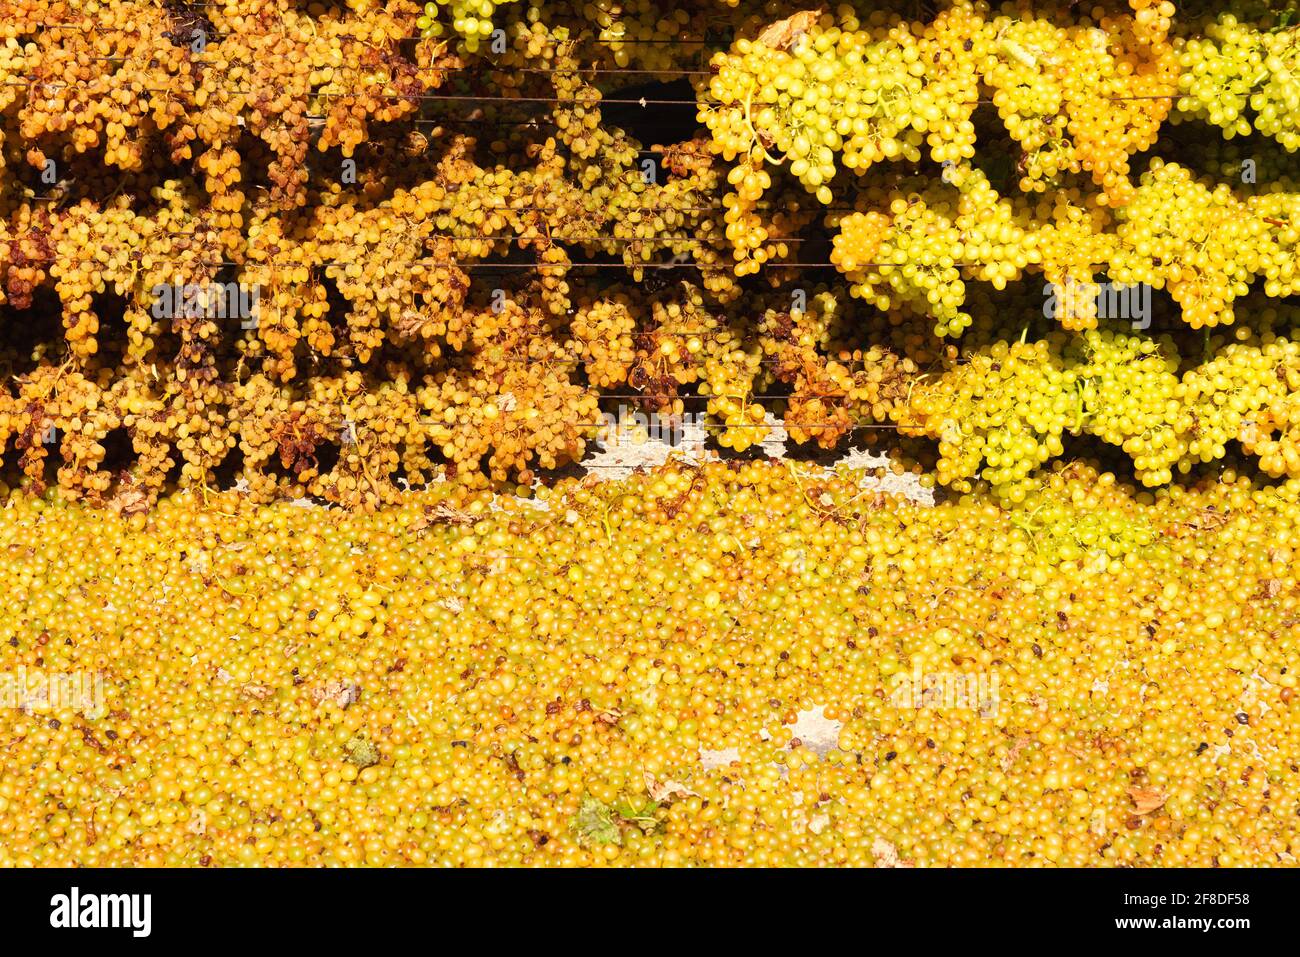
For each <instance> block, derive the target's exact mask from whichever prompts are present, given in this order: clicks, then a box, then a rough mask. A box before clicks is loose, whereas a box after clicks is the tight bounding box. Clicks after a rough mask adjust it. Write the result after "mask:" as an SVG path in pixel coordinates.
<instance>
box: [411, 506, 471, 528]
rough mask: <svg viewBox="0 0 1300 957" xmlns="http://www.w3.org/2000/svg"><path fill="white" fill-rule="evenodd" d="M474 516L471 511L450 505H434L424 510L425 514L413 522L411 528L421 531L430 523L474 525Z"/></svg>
mask: <svg viewBox="0 0 1300 957" xmlns="http://www.w3.org/2000/svg"><path fill="white" fill-rule="evenodd" d="M473 524H474V516H473V515H471V514H470V513H469V512H465V511H462V510H461V509H458V508H452V507H451V506H450V505H433V506H430V507H429V508H426V509H425V510H424V514H423V515H421V516H420V517H419V518H417V519H416V520H415V521H414V522H412V523H411V529H412V530H413V531H416V532H419V531H423V530H424V529H426V528H428V527H429V526H430V525H460V526H464V525H473Z"/></svg>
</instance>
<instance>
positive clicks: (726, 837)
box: [0, 462, 1300, 866]
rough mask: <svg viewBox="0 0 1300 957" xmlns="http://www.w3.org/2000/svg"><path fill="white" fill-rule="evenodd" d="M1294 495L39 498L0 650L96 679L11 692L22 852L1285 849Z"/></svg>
mask: <svg viewBox="0 0 1300 957" xmlns="http://www.w3.org/2000/svg"><path fill="white" fill-rule="evenodd" d="M1298 496H1300V487H1298V486H1296V485H1295V484H1288V485H1286V486H1284V487H1278V488H1270V489H1263V490H1259V489H1252V488H1251V487H1250V485H1249V483H1248V482H1247V481H1246V480H1244V479H1242V480H1238V481H1235V482H1232V481H1227V482H1223V483H1218V484H1213V485H1208V486H1207V487H1205V488H1204V489H1195V490H1181V489H1179V490H1175V491H1173V492H1170V493H1162V494H1161V495H1160V496H1159V497H1158V499H1157V500H1155V501H1143V502H1140V501H1138V500H1137V498H1136V497H1135V496H1134V494H1133V492H1132V490H1131V489H1129V490H1125V489H1122V488H1120V487H1117V486H1116V485H1114V484H1113V483H1111V482H1108V481H1106V480H1105V479H1099V478H1098V476H1096V475H1095V474H1090V473H1089V472H1088V471H1087V470H1086V469H1083V468H1081V467H1078V466H1075V467H1071V468H1069V469H1063V470H1062V471H1060V472H1059V473H1056V474H1053V475H1052V476H1051V477H1050V478H1047V479H1044V481H1043V482H1042V485H1041V487H1040V488H1039V489H1037V490H1036V491H1035V492H1034V493H1033V495H1032V496H1031V499H1030V501H1029V503H1028V507H1027V509H1026V510H1024V511H1015V512H1007V511H1004V510H1003V509H1001V508H999V507H996V506H994V505H990V504H981V503H980V502H978V501H974V500H969V501H963V502H954V503H949V504H942V505H939V506H936V507H932V508H931V507H923V506H917V505H913V504H909V503H906V502H904V501H902V500H899V499H894V498H887V497H885V496H883V495H881V494H879V493H876V492H873V491H869V490H868V489H866V488H864V486H863V484H862V476H861V474H858V473H847V472H846V473H845V474H842V475H834V474H833V473H826V472H815V471H811V470H804V469H801V468H799V467H796V466H794V465H790V464H778V463H770V462H763V463H749V464H741V465H735V466H732V465H727V464H721V463H717V464H712V465H708V466H705V467H703V468H695V467H684V466H678V465H672V464H670V465H669V466H666V467H665V468H663V469H660V470H657V471H655V472H652V473H648V474H643V475H639V476H635V477H633V478H631V479H628V480H627V481H625V482H618V483H614V482H610V483H593V482H590V481H577V480H569V481H566V482H564V483H562V484H560V485H559V486H558V487H557V488H555V489H554V490H549V491H543V492H542V493H540V494H539V495H538V496H537V497H536V498H534V499H517V498H497V497H494V496H493V495H491V494H490V493H467V492H464V491H458V490H456V489H455V487H453V486H447V487H443V488H441V489H438V490H434V491H430V492H427V493H419V494H413V495H412V496H411V497H410V498H409V499H408V500H407V501H406V502H405V503H404V504H403V505H402V506H400V507H395V508H391V509H385V510H382V511H379V512H377V513H374V514H356V513H349V512H346V511H343V510H338V509H319V508H307V507H301V506H294V505H289V504H284V505H275V506H267V507H258V506H254V505H252V504H250V503H249V502H248V501H247V499H246V498H244V497H242V496H238V495H232V494H225V495H216V496H214V497H212V498H210V499H209V500H208V501H206V502H204V501H202V500H200V499H198V498H197V496H188V495H187V496H184V497H182V498H180V499H176V500H168V501H164V502H163V503H161V504H160V505H159V506H158V507H157V508H156V509H155V510H154V511H153V512H151V513H150V514H149V515H148V516H145V515H143V514H141V515H135V516H132V517H129V518H122V517H118V516H115V515H113V514H111V513H108V512H105V511H86V510H83V509H81V508H79V507H77V506H70V505H66V504H57V503H55V504H50V503H45V502H42V501H36V500H31V499H29V498H24V497H17V496H16V497H15V498H14V499H13V500H12V501H11V503H10V504H9V506H8V507H7V508H6V509H5V510H3V512H0V555H2V556H3V559H4V560H3V563H0V588H2V589H3V593H4V594H5V595H6V602H7V610H6V615H5V618H4V622H3V624H2V625H0V629H2V630H0V661H3V663H4V667H5V670H6V671H8V672H10V673H20V669H23V668H25V669H26V673H27V674H29V675H31V676H33V685H32V686H33V688H39V683H38V682H36V681H35V680H34V679H35V677H36V676H38V675H39V674H40V673H42V672H47V673H48V672H63V673H68V672H76V671H80V670H87V671H91V670H93V671H95V672H97V673H100V674H102V675H103V678H104V688H103V704H102V709H103V710H102V713H101V712H92V713H90V714H86V713H80V712H78V711H75V710H72V709H68V708H64V709H61V710H54V709H51V708H50V707H49V706H48V705H47V704H45V703H43V702H42V701H41V700H40V699H39V695H38V694H34V695H32V696H31V698H30V699H29V700H27V701H25V702H23V703H22V707H20V708H19V709H9V710H5V711H3V712H0V739H3V740H4V741H5V742H6V746H5V749H4V752H3V755H2V756H0V762H2V763H0V768H2V773H0V863H3V864H28V865H32V864H37V865H50V864H88V865H108V864H137V865H143V864H148V865H191V866H198V865H212V866H220V865H237V864H254V863H262V864H363V863H364V864H370V865H388V864H502V865H510V864H513V865H528V864H619V865H664V864H692V863H698V864H715V865H741V864H747V865H835V864H849V865H890V866H906V865H917V866H926V865H943V864H954V865H974V864H1005V865H1021V866H1033V865H1107V864H1113V865H1122V864H1127V865H1202V866H1212V865H1218V866H1233V865H1251V864H1255V865H1259V864H1267V865H1278V864H1282V863H1288V864H1289V863H1293V862H1294V856H1293V855H1294V854H1295V853H1296V852H1297V850H1300V833H1298V831H1297V821H1298V820H1300V767H1298V766H1297V763H1296V762H1297V759H1298V755H1300V723H1298V722H1297V721H1296V709H1297V707H1300V704H1298V703H1297V701H1296V692H1295V686H1296V640H1297V635H1298V634H1300V629H1298V628H1297V625H1298V624H1300V592H1298V591H1297V584H1298V583H1297V573H1296V559H1295V543H1296V536H1297V528H1296V523H1297V518H1298V517H1300V501H1298ZM954 692H955V693H954ZM809 713H813V714H816V715H817V716H818V717H821V718H823V719H825V720H823V721H822V722H821V725H822V727H823V729H824V728H825V727H826V726H828V723H829V727H831V728H832V729H833V730H837V731H838V734H837V735H836V734H832V736H831V737H830V739H829V740H826V739H825V738H821V739H819V740H818V741H815V742H814V741H803V740H801V739H800V738H799V737H798V734H799V729H800V727H801V725H802V724H803V723H804V722H805V720H806V719H807V718H808V717H809Z"/></svg>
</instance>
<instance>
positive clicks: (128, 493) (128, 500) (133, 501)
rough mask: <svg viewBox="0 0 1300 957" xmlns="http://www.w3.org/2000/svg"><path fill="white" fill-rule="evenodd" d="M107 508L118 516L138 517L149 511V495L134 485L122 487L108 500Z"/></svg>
mask: <svg viewBox="0 0 1300 957" xmlns="http://www.w3.org/2000/svg"><path fill="white" fill-rule="evenodd" d="M108 507H109V508H111V509H112V510H113V511H114V512H116V513H117V514H118V515H138V514H140V513H141V512H147V511H149V494H148V493H147V492H144V491H142V490H141V489H139V488H138V487H136V486H134V485H124V486H123V487H122V489H121V490H120V491H119V492H118V493H117V494H116V495H114V496H113V497H112V498H110V499H109V500H108Z"/></svg>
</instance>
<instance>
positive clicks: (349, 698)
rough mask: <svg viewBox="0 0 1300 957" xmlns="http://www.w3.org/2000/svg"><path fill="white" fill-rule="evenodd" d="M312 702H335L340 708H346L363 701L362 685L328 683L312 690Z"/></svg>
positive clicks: (338, 681) (337, 682) (341, 682)
mask: <svg viewBox="0 0 1300 957" xmlns="http://www.w3.org/2000/svg"><path fill="white" fill-rule="evenodd" d="M311 696H312V700H314V701H315V702H316V703H317V704H320V703H321V702H322V701H333V702H334V703H335V704H336V705H338V706H339V707H340V708H346V707H347V706H348V705H350V704H355V703H356V702H357V701H359V700H360V699H361V685H359V684H355V683H352V682H348V681H340V680H335V681H327V682H326V683H325V684H323V685H320V686H318V687H316V688H313V689H312V690H311Z"/></svg>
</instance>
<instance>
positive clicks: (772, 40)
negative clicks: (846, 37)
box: [758, 7, 823, 50]
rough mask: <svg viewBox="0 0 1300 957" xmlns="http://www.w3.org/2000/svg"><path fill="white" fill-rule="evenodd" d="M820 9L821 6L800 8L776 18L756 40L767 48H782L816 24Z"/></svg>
mask: <svg viewBox="0 0 1300 957" xmlns="http://www.w3.org/2000/svg"><path fill="white" fill-rule="evenodd" d="M822 10H823V8H822V7H818V8H817V9H816V10H801V11H800V12H799V13H796V14H794V15H793V16H789V17H786V18H785V19H784V20H778V21H776V23H773V24H771V25H770V26H768V27H767V28H766V29H765V30H764V31H763V32H762V33H760V34H759V35H758V42H759V43H761V44H763V46H765V47H767V48H768V49H769V50H784V49H786V48H787V47H789V46H791V45H792V44H793V43H795V42H796V41H797V40H798V39H799V37H800V36H802V35H803V34H805V33H807V32H808V31H809V30H811V29H812V28H813V27H814V26H815V25H816V24H817V21H818V20H820V19H821V15H822Z"/></svg>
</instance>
